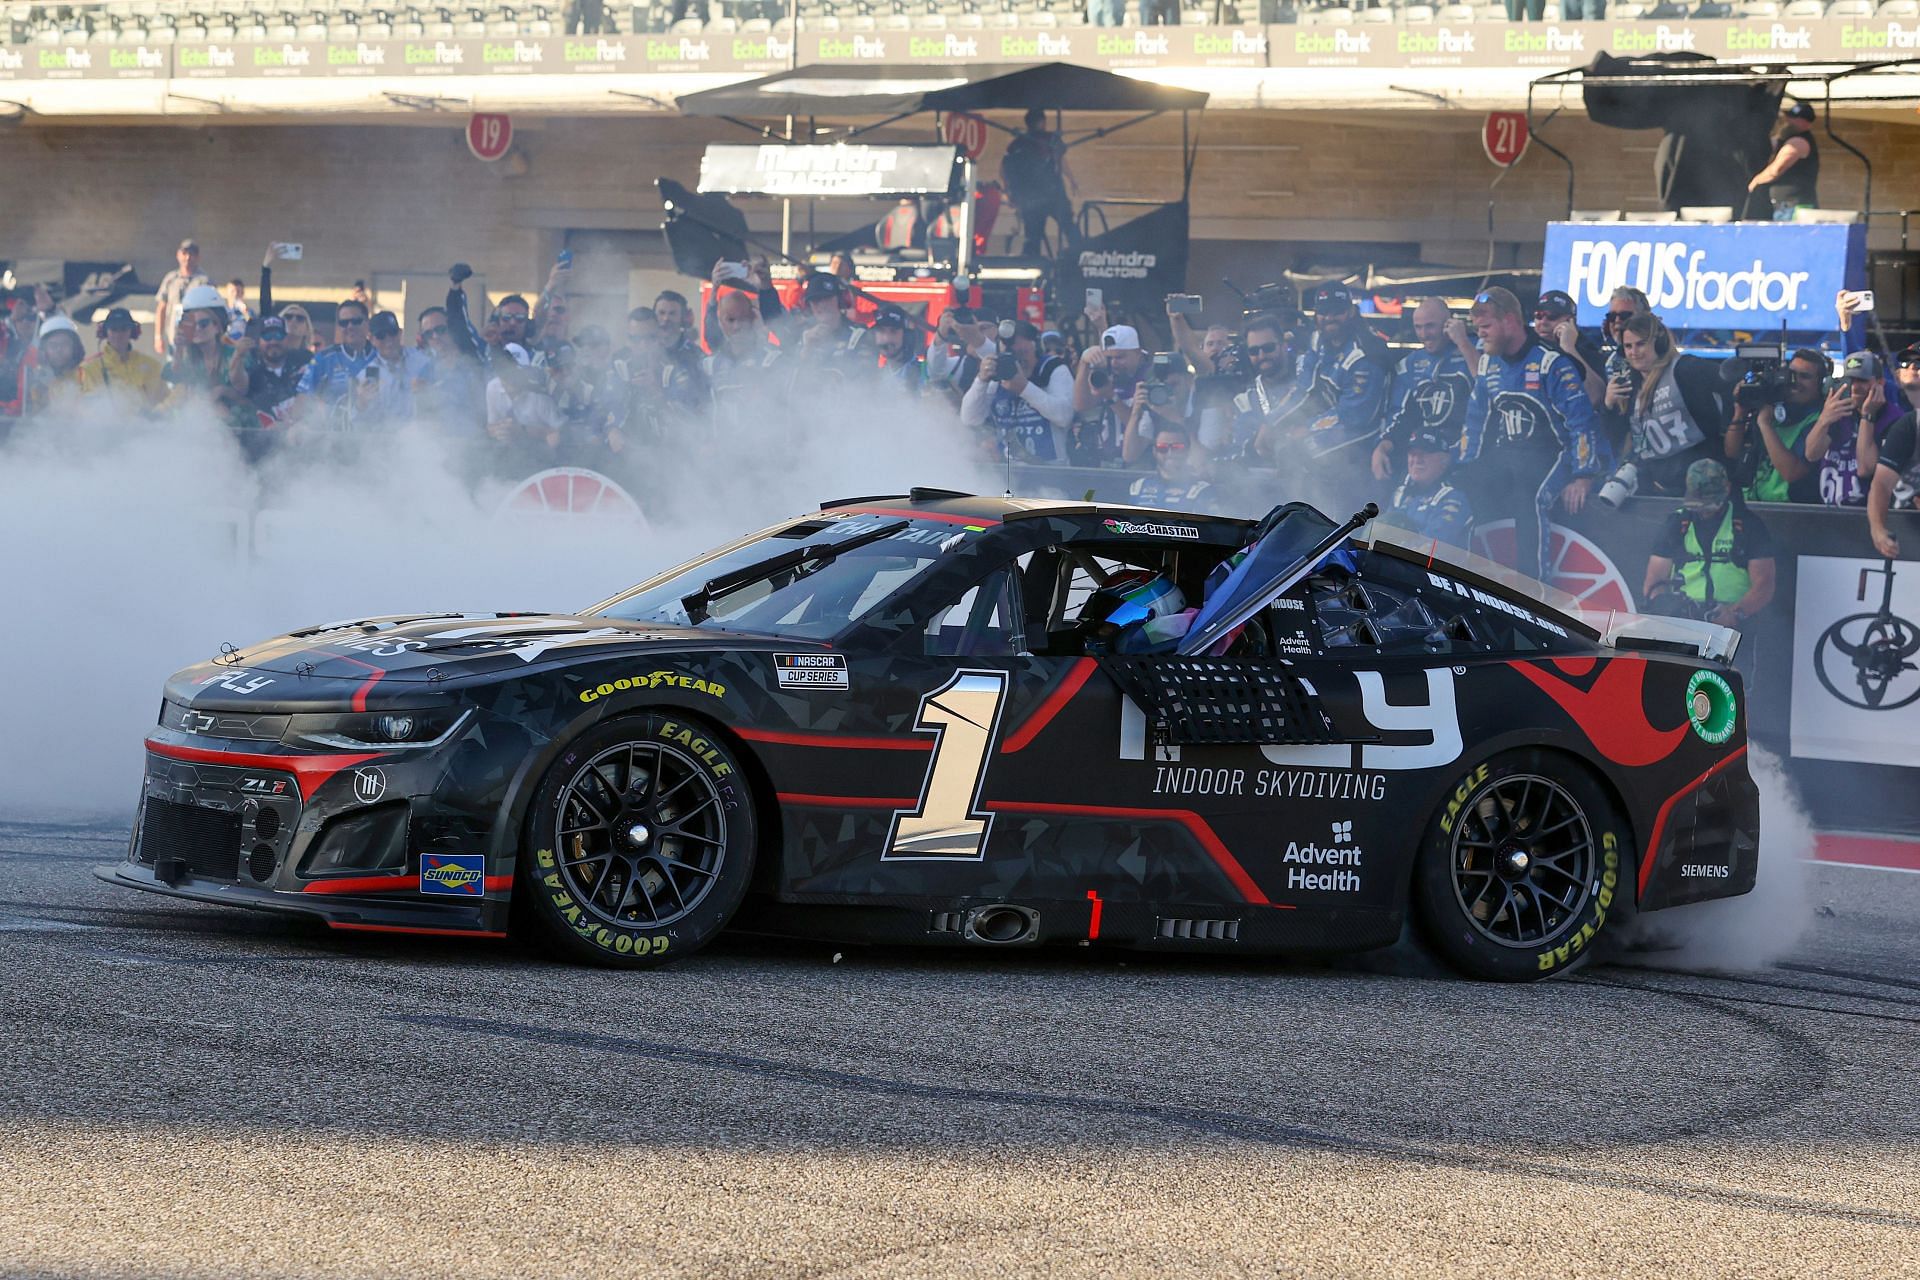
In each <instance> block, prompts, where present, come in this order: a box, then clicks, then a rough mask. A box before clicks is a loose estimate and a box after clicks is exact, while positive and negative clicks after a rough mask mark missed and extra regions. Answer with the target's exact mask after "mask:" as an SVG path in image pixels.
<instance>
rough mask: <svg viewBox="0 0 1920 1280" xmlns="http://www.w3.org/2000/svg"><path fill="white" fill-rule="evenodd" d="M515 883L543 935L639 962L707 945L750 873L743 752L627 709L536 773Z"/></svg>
mask: <svg viewBox="0 0 1920 1280" xmlns="http://www.w3.org/2000/svg"><path fill="white" fill-rule="evenodd" d="M528 827H529V830H528V835H529V837H530V839H529V843H528V848H527V851H526V852H525V853H524V854H523V855H522V857H521V860H520V865H521V867H522V869H523V870H522V875H521V877H520V879H519V882H518V884H517V885H516V888H515V893H516V896H520V895H524V897H525V902H524V903H523V911H524V917H525V918H526V919H527V920H528V921H529V923H530V924H531V925H532V927H533V928H534V930H535V931H536V932H537V933H538V934H539V935H540V936H541V937H542V938H543V940H545V941H546V942H547V943H548V944H549V945H551V946H553V947H555V948H556V949H557V950H559V951H561V952H562V953H563V954H566V955H569V956H572V957H574V958H578V959H584V960H588V961H591V962H595V963H602V964H615V965H628V966H642V965H653V964H659V963H662V962H664V961H666V960H670V959H672V958H674V957H675V956H678V955H683V954H686V953H687V952H690V951H693V950H695V949H697V948H698V947H700V946H703V945H704V944H705V943H706V942H707V941H709V940H710V939H711V938H712V937H713V935H714V934H716V933H718V932H719V931H720V929H721V928H722V927H724V926H725V924H726V922H727V920H728V919H730V918H731V917H732V915H733V913H734V910H735V909H736V908H737V907H738V906H739V904H740V899H741V897H742V896H743V895H744V894H745V891H746V886H747V882H748V879H749V878H750V875H751V870H752V862H753V848H754V844H753V842H754V821H753V806H752V804H751V801H750V798H749V795H748V790H747V782H746V779H745V777H744V776H743V775H742V773H741V771H740V767H739V762H738V760H737V759H735V757H734V756H733V754H732V752H731V751H730V750H729V749H728V748H727V746H726V745H725V743H724V742H723V741H722V740H720V739H719V738H718V737H717V736H714V735H712V734H711V733H709V732H708V731H706V730H705V729H704V728H701V727H698V726H695V725H692V724H690V723H689V722H688V721H686V720H680V719H667V718H665V717H661V716H628V717H622V718H621V719H618V720H614V721H610V722H608V723H606V724H604V725H600V726H596V727H595V728H593V729H591V730H589V731H587V732H586V733H585V734H583V735H582V736H581V737H580V738H579V739H578V740H576V741H575V742H574V743H572V744H570V746H569V747H568V749H567V751H565V752H564V753H563V754H562V755H561V757H560V759H559V760H557V761H556V762H555V763H554V765H553V767H552V768H550V769H549V770H548V772H547V775H546V777H545V778H544V779H543V780H542V781H541V784H540V788H539V791H538V793H537V794H536V796H535V801H534V805H533V807H532V810H531V813H530V816H529V822H528Z"/></svg>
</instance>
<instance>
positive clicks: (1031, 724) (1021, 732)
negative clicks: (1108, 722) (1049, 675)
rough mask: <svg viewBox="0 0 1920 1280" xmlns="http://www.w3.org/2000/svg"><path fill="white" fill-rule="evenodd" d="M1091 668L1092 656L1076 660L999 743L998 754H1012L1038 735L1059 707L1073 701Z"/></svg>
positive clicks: (1057, 712)
mask: <svg viewBox="0 0 1920 1280" xmlns="http://www.w3.org/2000/svg"><path fill="white" fill-rule="evenodd" d="M1093 668H1094V662H1093V659H1092V658H1080V659H1078V660H1076V661H1075V662H1074V664H1073V668H1072V670H1070V671H1068V672H1067V674H1066V676H1065V677H1064V678H1063V679H1062V680H1061V681H1060V683H1059V685H1058V686H1057V687H1055V689H1054V691H1053V692H1052V693H1050V694H1048V695H1047V697H1046V701H1044V702H1042V703H1041V704H1040V705H1039V706H1038V707H1037V708H1035V709H1034V712H1033V714H1032V715H1030V716H1028V717H1027V720H1026V723H1025V724H1022V725H1021V726H1020V727H1019V728H1018V729H1017V730H1015V731H1014V733H1013V735H1012V736H1011V737H1009V738H1008V739H1007V740H1006V741H1005V742H1004V743H1002V744H1001V747H1000V754H1001V755H1012V754H1013V753H1014V752H1016V751H1020V750H1023V749H1024V748H1025V747H1026V746H1027V745H1028V744H1029V743H1031V742H1032V741H1033V740H1034V739H1035V738H1037V737H1039V736H1040V731H1041V730H1042V729H1044V728H1046V727H1047V726H1048V725H1049V724H1052V723H1053V718H1054V717H1055V716H1057V715H1059V714H1060V709H1061V708H1062V707H1064V706H1066V705H1067V704H1068V703H1069V702H1071V701H1073V695H1074V694H1076V693H1078V692H1080V689H1081V687H1082V686H1083V685H1085V684H1086V683H1087V677H1088V676H1090V675H1092V674H1093Z"/></svg>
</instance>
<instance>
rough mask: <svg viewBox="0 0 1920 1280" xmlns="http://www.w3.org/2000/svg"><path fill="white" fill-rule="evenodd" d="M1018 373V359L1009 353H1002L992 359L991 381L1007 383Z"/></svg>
mask: <svg viewBox="0 0 1920 1280" xmlns="http://www.w3.org/2000/svg"><path fill="white" fill-rule="evenodd" d="M1019 372H1020V357H1019V356H1016V355H1014V354H1013V352H1011V351H1002V352H1001V353H1000V354H999V355H997V356H995V357H994V358H993V380H994V381H995V382H1007V381H1009V380H1011V379H1012V378H1013V376H1014V375H1015V374H1017V373H1019Z"/></svg>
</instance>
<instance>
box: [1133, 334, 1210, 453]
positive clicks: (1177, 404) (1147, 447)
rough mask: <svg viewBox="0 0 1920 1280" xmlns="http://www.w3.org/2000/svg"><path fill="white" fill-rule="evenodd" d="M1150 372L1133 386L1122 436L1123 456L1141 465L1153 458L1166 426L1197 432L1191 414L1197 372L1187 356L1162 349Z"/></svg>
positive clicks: (1148, 367) (1151, 362) (1148, 369)
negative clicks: (1156, 443) (1154, 444)
mask: <svg viewBox="0 0 1920 1280" xmlns="http://www.w3.org/2000/svg"><path fill="white" fill-rule="evenodd" d="M1146 368H1147V376H1146V377H1144V378H1142V379H1141V380H1140V381H1139V382H1138V383H1137V384H1136V385H1135V386H1134V388H1133V399H1132V400H1131V401H1130V402H1129V403H1128V405H1127V425H1126V429H1125V431H1124V432H1123V433H1122V434H1121V437H1120V460H1121V461H1122V462H1123V463H1125V464H1126V465H1128V466H1138V465H1139V464H1140V463H1142V462H1147V461H1150V460H1151V459H1152V455H1153V442H1154V441H1155V440H1156V439H1158V438H1159V434H1160V430H1161V428H1163V427H1169V426H1173V427H1179V428H1180V429H1181V430H1182V431H1186V432H1187V433H1188V435H1189V436H1191V435H1192V434H1193V432H1192V429H1191V428H1190V426H1189V425H1188V421H1187V420H1188V418H1189V417H1190V416H1191V413H1192V408H1193V374H1192V372H1191V371H1190V370H1189V369H1188V368H1187V362H1186V359H1185V357H1183V356H1180V355H1177V354H1175V353H1172V352H1158V353H1156V354H1155V355H1154V356H1153V357H1152V358H1151V359H1149V360H1148V361H1147V366H1146Z"/></svg>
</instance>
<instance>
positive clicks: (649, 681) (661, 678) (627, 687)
mask: <svg viewBox="0 0 1920 1280" xmlns="http://www.w3.org/2000/svg"><path fill="white" fill-rule="evenodd" d="M635 689H688V690H691V691H693V692H694V693H704V694H706V695H707V696H708V697H710V698H724V697H726V696H727V686H725V685H723V684H721V683H719V682H718V681H716V680H702V679H701V678H700V677H699V676H688V675H682V674H680V673H679V672H678V671H649V672H647V674H645V675H643V676H621V677H620V678H619V679H618V680H609V681H607V682H606V683H605V684H602V685H596V686H595V687H594V688H591V689H587V690H584V691H582V692H581V694H580V701H582V702H598V701H599V700H600V699H602V698H605V697H608V696H609V695H611V694H615V693H627V692H630V691H632V690H635Z"/></svg>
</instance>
